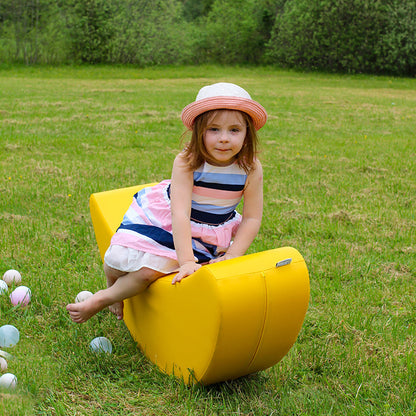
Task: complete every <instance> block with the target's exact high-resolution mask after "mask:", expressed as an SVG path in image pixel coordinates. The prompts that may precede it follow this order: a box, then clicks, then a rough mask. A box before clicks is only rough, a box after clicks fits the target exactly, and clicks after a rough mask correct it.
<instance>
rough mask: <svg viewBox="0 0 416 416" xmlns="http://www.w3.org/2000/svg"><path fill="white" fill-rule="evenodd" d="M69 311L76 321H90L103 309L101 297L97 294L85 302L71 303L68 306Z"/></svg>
mask: <svg viewBox="0 0 416 416" xmlns="http://www.w3.org/2000/svg"><path fill="white" fill-rule="evenodd" d="M66 309H67V311H68V312H69V315H70V317H71V319H72V320H73V321H74V322H77V323H79V324H80V323H82V322H85V321H88V319H90V318H91V317H92V316H94V315H95V314H96V313H97V312H99V311H100V310H102V309H103V307H102V306H101V303H100V302H99V299H97V297H96V296H92V297H90V298H88V299H87V300H84V302H79V303H70V304H69V305H67V306H66Z"/></svg>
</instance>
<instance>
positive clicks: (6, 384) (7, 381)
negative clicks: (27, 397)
mask: <svg viewBox="0 0 416 416" xmlns="http://www.w3.org/2000/svg"><path fill="white" fill-rule="evenodd" d="M16 384H17V377H16V376H15V375H14V374H12V373H6V374H3V375H2V376H1V377H0V388H6V389H14V388H15V387H16Z"/></svg>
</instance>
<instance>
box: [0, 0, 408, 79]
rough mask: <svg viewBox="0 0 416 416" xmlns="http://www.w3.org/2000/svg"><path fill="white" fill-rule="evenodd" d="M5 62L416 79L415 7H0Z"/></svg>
mask: <svg viewBox="0 0 416 416" xmlns="http://www.w3.org/2000/svg"><path fill="white" fill-rule="evenodd" d="M0 62H3V63H25V64H73V63H92V64H95V63H105V64H134V65H139V66H150V65H176V64H192V65H198V64H212V63H214V64H228V65H229V64H231V65H244V64H250V65H258V64H262V65H264V64H266V65H275V66H278V67H286V68H298V69H306V70H324V71H334V72H348V73H373V74H392V75H405V76H415V74H416V1H415V0H152V1H149V0H0Z"/></svg>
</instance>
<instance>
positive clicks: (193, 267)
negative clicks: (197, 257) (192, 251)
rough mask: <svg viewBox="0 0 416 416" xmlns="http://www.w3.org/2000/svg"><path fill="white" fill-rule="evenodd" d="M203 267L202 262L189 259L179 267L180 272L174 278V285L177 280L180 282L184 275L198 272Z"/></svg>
mask: <svg viewBox="0 0 416 416" xmlns="http://www.w3.org/2000/svg"><path fill="white" fill-rule="evenodd" d="M200 267H201V265H200V264H197V263H195V262H193V261H188V262H186V263H184V264H182V266H181V267H180V268H179V272H178V274H176V275H175V277H174V278H173V279H172V284H173V285H174V284H175V283H177V282H180V281H181V280H182V279H183V278H184V277H186V276H190V275H191V274H192V273H194V272H196V271H197V270H198V269H199V268H200Z"/></svg>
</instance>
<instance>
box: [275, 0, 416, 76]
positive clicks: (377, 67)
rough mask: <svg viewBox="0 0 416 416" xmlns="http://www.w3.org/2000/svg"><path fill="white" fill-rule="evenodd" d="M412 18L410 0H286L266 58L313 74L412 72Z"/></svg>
mask: <svg viewBox="0 0 416 416" xmlns="http://www.w3.org/2000/svg"><path fill="white" fill-rule="evenodd" d="M409 12H410V13H409ZM409 14H410V16H413V19H412V18H411V17H409V16H408V15H409ZM414 16H415V3H414V1H413V0H403V1H402V0H400V1H399V0H391V1H385V0H384V1H381V0H376V1H374V0H288V1H287V2H286V4H285V7H284V9H283V13H281V14H279V15H278V16H277V18H276V22H275V26H274V28H273V30H272V34H271V39H270V41H269V43H268V52H267V60H268V62H269V63H274V64H278V65H282V66H287V67H297V68H304V69H312V70H314V69H319V70H326V71H337V72H340V71H342V72H353V73H359V72H367V73H386V72H389V73H394V74H406V75H410V74H412V73H413V74H414V72H415V64H414V59H415V58H414V51H415V29H416V19H415V18H414ZM402 19H403V20H405V21H407V24H405V25H402V24H401V21H402ZM409 52H413V56H409V55H408V53H409ZM398 58H400V59H398Z"/></svg>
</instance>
